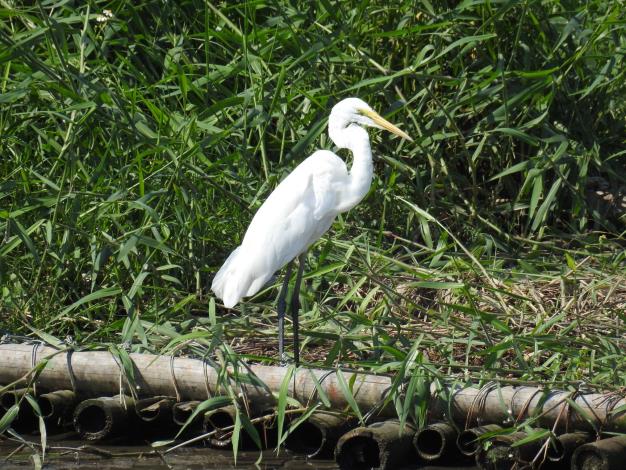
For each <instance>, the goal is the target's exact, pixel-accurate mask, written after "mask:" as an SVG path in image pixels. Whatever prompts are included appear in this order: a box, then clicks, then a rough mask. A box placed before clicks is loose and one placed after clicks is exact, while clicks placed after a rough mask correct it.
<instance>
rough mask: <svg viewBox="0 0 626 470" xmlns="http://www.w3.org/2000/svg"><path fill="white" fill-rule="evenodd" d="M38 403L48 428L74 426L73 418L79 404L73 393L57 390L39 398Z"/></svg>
mask: <svg viewBox="0 0 626 470" xmlns="http://www.w3.org/2000/svg"><path fill="white" fill-rule="evenodd" d="M37 402H38V403H39V409H40V410H41V416H42V417H43V418H44V419H45V421H46V426H51V427H52V429H62V428H65V427H68V426H71V425H72V421H73V420H72V416H73V414H74V410H75V408H76V405H77V404H78V398H77V397H76V394H75V393H74V392H73V391H71V390H57V391H56V392H50V393H44V394H42V395H39V396H38V397H37Z"/></svg>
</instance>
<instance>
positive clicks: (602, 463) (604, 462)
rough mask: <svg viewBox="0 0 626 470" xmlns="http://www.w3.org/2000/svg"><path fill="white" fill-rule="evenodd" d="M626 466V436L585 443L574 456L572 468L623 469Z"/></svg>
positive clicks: (593, 469)
mask: <svg viewBox="0 0 626 470" xmlns="http://www.w3.org/2000/svg"><path fill="white" fill-rule="evenodd" d="M624 467H626V436H616V437H611V438H609V439H602V440H601V441H597V442H593V443H589V444H583V445H582V446H580V447H579V448H578V449H576V451H575V452H574V455H573V456H572V470H623V469H624Z"/></svg>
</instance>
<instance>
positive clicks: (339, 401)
mask: <svg viewBox="0 0 626 470" xmlns="http://www.w3.org/2000/svg"><path fill="white" fill-rule="evenodd" d="M33 353H36V357H35V358H33ZM68 356H69V357H68ZM46 357H47V358H48V363H47V365H46V367H45V368H44V369H43V371H42V372H41V374H40V376H39V377H38V380H37V386H38V387H40V388H41V389H42V390H50V391H54V390H63V389H73V387H72V383H74V385H75V388H76V389H75V390H74V392H76V393H78V394H80V395H82V396H91V397H97V396H102V395H106V394H110V395H115V394H119V393H127V394H128V393H130V386H129V384H128V383H127V381H126V380H125V379H124V378H123V377H124V375H123V374H122V373H121V371H120V366H119V365H118V362H117V361H116V358H114V357H113V355H112V354H111V353H110V352H108V351H84V352H74V353H72V354H69V353H68V352H59V351H58V350H56V349H54V348H51V347H47V346H39V347H37V348H35V347H33V345H28V344H0V383H13V382H15V381H19V380H20V379H24V378H25V377H28V375H29V374H30V373H31V369H32V365H33V363H36V362H39V361H41V360H43V359H44V358H46ZM130 358H131V360H132V363H133V368H134V371H133V372H134V377H135V383H136V386H137V389H136V390H135V392H137V393H138V394H139V395H140V396H172V397H173V396H176V397H177V398H178V399H179V400H204V399H206V398H208V397H210V396H214V395H219V394H225V391H224V390H221V389H219V388H218V374H219V371H216V370H214V369H212V368H211V367H210V366H208V365H206V364H204V363H203V362H202V361H201V360H199V359H191V358H185V357H177V358H174V359H172V358H171V357H169V356H155V355H152V354H130ZM68 363H70V364H71V366H69V367H68ZM70 370H71V371H72V372H70ZM286 371H287V368H285V367H272V366H266V365H259V364H256V365H250V366H247V367H244V366H240V367H239V370H238V371H237V374H238V386H239V392H240V393H241V394H243V395H245V396H246V397H247V399H248V400H250V402H252V403H255V405H256V406H258V407H261V408H264V407H265V408H271V406H272V403H273V401H274V395H273V394H276V393H278V392H279V391H280V388H281V384H282V382H283V379H284V376H285V373H286ZM230 372H231V373H233V371H232V368H231V370H230ZM338 374H342V375H343V379H344V382H345V383H353V384H354V385H353V387H352V393H353V396H354V401H355V402H356V403H357V404H358V406H359V408H360V409H361V410H364V411H370V410H373V409H377V410H378V411H377V415H378V416H381V417H393V416H395V410H394V409H393V407H392V406H389V407H386V408H383V409H378V408H379V407H380V404H381V402H382V400H383V399H384V398H385V397H387V396H388V394H389V393H390V392H391V386H392V385H391V384H392V382H391V378H390V377H388V376H379V375H371V374H359V373H353V372H340V371H328V370H319V369H303V368H299V369H297V370H296V371H295V373H294V377H293V379H292V380H291V381H290V390H289V392H290V395H291V396H292V397H293V398H295V399H296V400H298V401H300V402H301V403H305V404H306V403H311V402H315V401H316V399H317V393H318V392H317V387H320V388H322V389H323V390H324V392H325V393H326V395H327V396H328V398H329V401H330V403H331V406H332V408H333V409H336V410H345V409H349V407H350V405H349V403H348V401H347V399H346V397H345V395H344V393H343V392H342V387H341V385H340V384H341V382H340V379H339V377H338ZM72 375H73V377H74V380H72V379H71V376H72ZM21 382H22V383H21V385H19V386H25V385H26V383H27V381H26V380H21ZM444 392H445V393H444V394H442V395H446V396H447V397H448V398H436V399H432V400H431V403H429V409H430V417H431V418H432V419H443V420H447V419H449V418H451V419H453V420H454V421H455V422H456V423H458V424H459V425H460V426H462V427H464V428H467V427H473V426H480V425H483V424H489V423H492V424H502V425H505V426H511V425H512V424H514V423H515V422H521V421H523V420H524V419H526V418H528V417H531V416H534V417H538V418H537V419H536V421H534V423H533V426H537V427H543V428H549V429H554V430H555V432H558V431H560V430H562V431H564V432H571V431H574V430H580V431H595V430H602V431H605V432H606V431H616V432H626V411H619V412H617V413H614V412H613V410H616V409H622V410H624V409H626V400H625V399H624V398H621V397H616V396H615V395H608V394H598V393H592V394H573V393H571V392H561V391H547V390H542V389H538V388H534V387H512V386H502V387H498V386H489V387H483V388H482V389H478V388H475V387H469V388H464V389H461V388H456V389H447V390H444ZM448 402H449V403H448ZM571 403H574V404H575V405H574V406H573V405H572V404H571ZM448 413H450V414H451V416H447V414H448Z"/></svg>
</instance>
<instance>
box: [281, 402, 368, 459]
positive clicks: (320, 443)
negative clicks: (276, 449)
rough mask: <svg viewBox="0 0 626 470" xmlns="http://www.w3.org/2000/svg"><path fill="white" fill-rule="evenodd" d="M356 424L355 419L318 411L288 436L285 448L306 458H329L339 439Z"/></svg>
mask: <svg viewBox="0 0 626 470" xmlns="http://www.w3.org/2000/svg"><path fill="white" fill-rule="evenodd" d="M356 424H357V421H356V419H354V418H351V417H349V416H347V415H345V414H343V413H332V412H327V411H318V412H315V413H313V414H312V415H311V416H310V417H309V418H308V419H307V420H306V421H305V422H304V423H302V424H300V425H299V426H298V427H297V428H296V429H295V430H294V431H293V432H292V433H291V434H290V435H289V437H288V438H287V440H286V441H285V447H286V448H287V449H289V450H291V451H292V452H294V453H296V454H304V455H306V456H307V457H308V458H318V459H321V458H330V457H332V455H333V452H334V450H335V446H336V445H337V441H339V438H340V437H341V436H343V435H344V434H345V433H346V432H348V431H349V430H350V429H353V428H354V427H355V426H356Z"/></svg>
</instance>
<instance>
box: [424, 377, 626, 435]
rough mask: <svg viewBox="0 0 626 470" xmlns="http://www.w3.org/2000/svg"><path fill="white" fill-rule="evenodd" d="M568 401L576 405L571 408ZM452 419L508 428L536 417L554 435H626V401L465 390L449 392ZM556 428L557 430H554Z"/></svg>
mask: <svg viewBox="0 0 626 470" xmlns="http://www.w3.org/2000/svg"><path fill="white" fill-rule="evenodd" d="M568 400H569V401H573V402H575V403H576V406H575V407H574V406H570V405H569V403H568ZM446 403H447V402H446V401H445V400H441V401H439V402H437V403H436V404H435V405H434V406H433V407H432V408H431V409H432V411H433V415H434V416H438V415H445V414H446V413H447V409H446V408H447V404H446ZM450 403H451V410H452V419H453V420H454V421H455V422H456V423H462V424H463V425H469V426H480V425H482V424H487V423H490V424H504V425H511V424H513V423H514V422H516V421H517V422H521V421H523V420H524V419H525V418H528V417H531V416H536V417H538V419H537V421H535V422H534V424H535V425H536V426H537V427H542V428H548V429H553V428H555V431H557V432H559V431H561V432H562V431H568V432H569V431H574V430H576V431H593V430H594V428H596V429H603V430H605V431H617V432H620V431H621V432H626V411H620V412H618V413H614V412H613V410H615V409H618V408H622V407H623V408H624V409H626V399H624V398H621V397H617V398H616V397H615V395H612V394H600V393H589V394H584V395H582V394H578V393H572V392H562V391H549V390H544V389H539V388H535V387H511V386H506V387H489V388H484V389H478V388H473V387H470V388H464V389H459V390H454V391H450ZM555 424H556V427H555Z"/></svg>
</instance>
